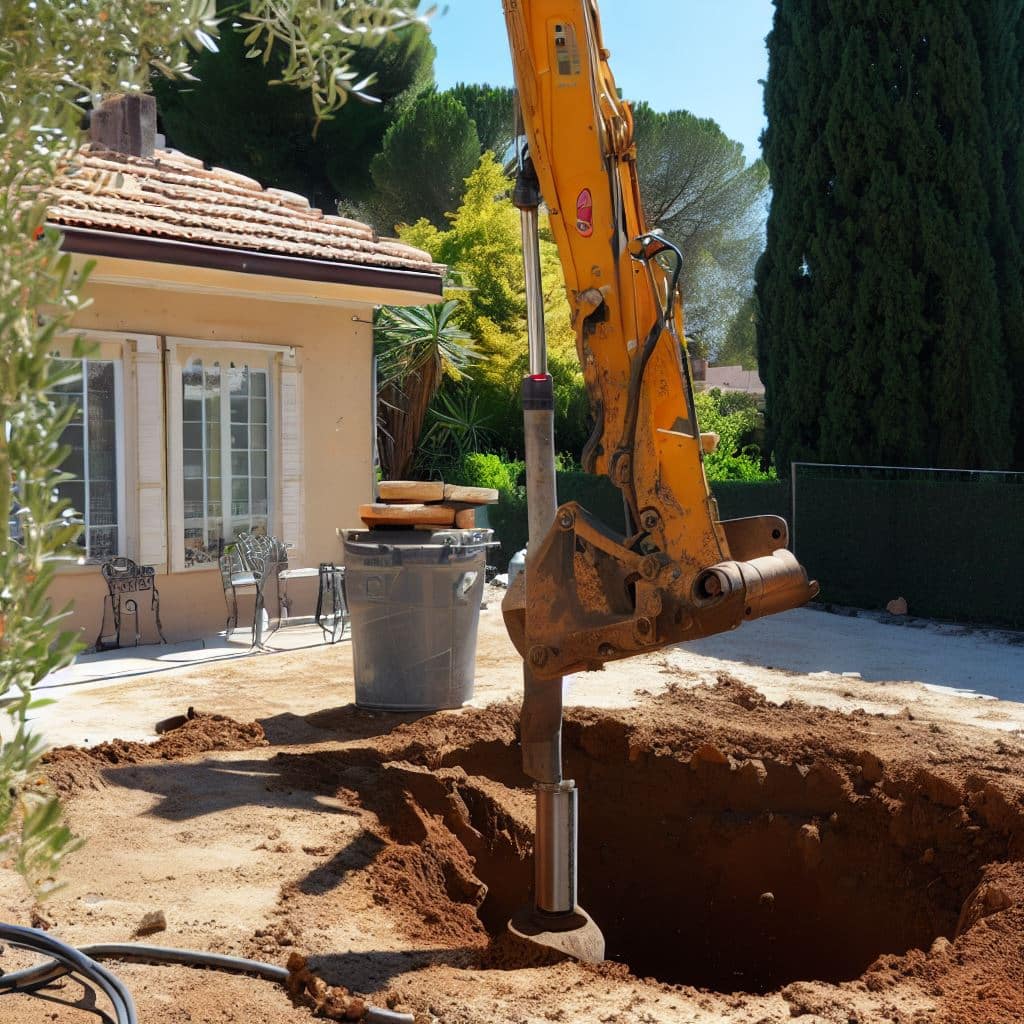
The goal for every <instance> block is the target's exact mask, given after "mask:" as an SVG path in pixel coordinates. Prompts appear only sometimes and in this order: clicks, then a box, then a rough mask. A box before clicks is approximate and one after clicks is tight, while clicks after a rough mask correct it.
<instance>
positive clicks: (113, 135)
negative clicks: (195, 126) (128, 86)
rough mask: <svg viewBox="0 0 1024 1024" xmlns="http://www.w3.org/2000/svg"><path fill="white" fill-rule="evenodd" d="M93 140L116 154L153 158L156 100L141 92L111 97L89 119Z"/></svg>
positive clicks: (90, 134)
mask: <svg viewBox="0 0 1024 1024" xmlns="http://www.w3.org/2000/svg"><path fill="white" fill-rule="evenodd" d="M89 140H90V141H91V142H93V143H94V144H95V145H98V146H102V147H103V148H104V149H110V150H113V151H114V152H115V153H125V154H126V155H128V156H141V157H148V158H152V156H153V147H154V145H155V144H156V100H155V99H154V98H153V97H152V96H148V95H145V94H143V93H137V92H133V93H122V94H120V95H117V96H108V97H107V98H106V99H105V100H103V102H102V103H100V105H99V106H98V107H96V109H95V110H93V112H92V114H91V116H90V117H89Z"/></svg>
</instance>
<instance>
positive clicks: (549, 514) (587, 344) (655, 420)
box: [502, 0, 817, 959]
mask: <svg viewBox="0 0 1024 1024" xmlns="http://www.w3.org/2000/svg"><path fill="white" fill-rule="evenodd" d="M503 6H504V11H505V19H506V24H507V28H508V36H509V45H510V48H511V52H512V64H513V68H514V72H515V82H516V88H517V92H518V100H519V109H520V121H521V132H520V133H519V137H518V139H517V162H518V175H517V180H516V188H515V193H514V201H515V203H516V206H518V207H519V209H520V214H521V223H522V235H523V256H524V266H525V271H526V290H527V318H528V333H529V347H530V360H529V374H528V376H527V377H526V378H525V379H524V381H523V412H524V423H525V442H526V452H525V454H526V475H527V476H526V479H527V500H528V506H529V519H530V546H529V554H528V558H527V563H526V571H525V572H523V573H520V574H519V575H518V576H517V577H516V580H515V582H514V584H513V585H512V587H511V588H510V590H509V592H508V594H507V595H506V597H505V600H504V602H503V604H502V610H503V614H504V617H505V622H506V625H507V627H508V631H509V634H510V636H511V638H512V641H513V642H514V644H515V646H516V648H517V650H518V651H519V653H520V654H521V655H522V656H523V659H524V703H523V712H522V720H521V728H522V742H523V760H524V768H525V770H526V773H527V774H528V775H529V776H530V777H531V778H533V779H534V781H535V785H536V793H537V839H536V845H535V898H534V907H533V911H532V915H530V914H527V915H526V917H529V918H530V920H526V919H525V918H523V919H520V920H519V921H518V924H515V923H514V928H515V927H518V928H519V930H521V931H523V932H524V933H525V934H527V935H530V936H539V935H542V934H543V935H550V934H559V933H560V934H562V935H563V938H562V939H560V940H556V941H554V942H550V943H547V944H553V945H556V946H559V947H560V948H563V949H564V950H565V951H567V952H569V953H571V955H574V956H579V957H582V958H584V959H588V958H589V959H593V958H597V956H598V954H599V949H598V946H599V942H598V940H599V935H594V936H591V938H592V940H593V941H589V940H588V939H587V938H586V936H584V939H583V940H582V941H580V940H579V936H578V935H577V936H576V938H568V937H567V936H571V935H573V933H574V932H578V931H579V930H580V929H583V930H584V931H585V930H586V929H587V928H591V930H593V929H592V925H591V924H590V923H589V919H587V918H586V915H585V914H584V913H583V912H582V911H581V910H580V909H579V908H578V907H577V906H576V885H575V836H576V791H575V787H574V786H573V783H572V782H571V780H565V779H564V778H563V776H562V765H561V710H562V704H561V702H562V686H561V679H562V677H563V676H564V675H566V674H568V673H571V672H576V671H581V670H587V669H596V668H601V667H603V665H604V664H605V663H606V662H609V661H614V660H617V659H620V658H628V657H630V656H632V655H636V654H642V653H645V652H648V651H653V650H657V649H658V648H661V647H664V646H666V645H669V644H674V643H678V642H680V641H685V640H694V639H697V638H699V637H704V636H709V635H712V634H715V633H721V632H724V631H726V630H730V629H734V628H736V627H737V626H739V625H740V624H741V623H743V622H746V621H750V620H752V619H756V618H759V617H761V616H764V615H770V614H773V613H775V612H781V611H786V610H787V609H790V608H795V607H798V606H800V605H802V604H804V603H805V602H806V601H808V600H810V599H811V598H812V597H813V596H814V595H815V594H816V593H817V584H816V583H814V582H813V581H809V580H808V578H807V574H806V572H805V571H804V569H803V567H802V566H801V565H800V564H799V563H798V562H797V560H796V558H795V557H794V556H793V554H792V553H791V552H790V551H789V550H788V549H787V543H788V530H787V526H786V522H785V520H783V519H781V518H778V517H776V516H756V517H752V518H748V519H734V520H726V521H721V520H720V519H719V517H718V507H717V503H716V502H715V499H714V497H713V496H712V494H711V491H710V489H709V487H708V483H707V478H706V476H705V473H704V465H703V458H704V452H705V450H707V449H710V448H711V446H712V445H713V444H714V441H715V438H714V436H713V435H708V434H704V435H702V434H701V432H700V429H699V426H698V423H697V415H696V409H695V405H694V398H693V381H692V378H691V374H690V370H689V365H688V362H687V361H686V360H685V359H684V354H685V348H686V341H685V336H684V331H683V306H682V296H681V295H680V290H679V278H680V271H681V268H682V261H683V258H684V255H683V253H681V252H680V250H679V249H678V248H677V247H676V246H674V245H673V244H672V243H671V242H669V241H668V240H667V239H665V238H663V237H662V236H661V235H660V234H659V233H658V232H657V231H654V230H652V229H651V227H650V226H649V224H648V223H647V220H646V218H645V216H644V211H643V204H642V201H641V197H640V187H639V181H638V177H637V163H636V146H635V143H634V138H633V119H632V114H631V111H630V106H629V104H628V103H626V102H624V101H623V100H622V99H620V97H619V93H618V90H617V88H616V86H615V80H614V78H613V76H612V72H611V69H610V67H609V63H608V58H609V51H608V49H607V48H606V47H605V44H604V39H603V37H602V32H601V22H600V17H599V13H598V8H597V2H596V0H503ZM542 201H543V203H544V205H545V207H546V210H547V214H548V217H549V220H550V225H551V231H552V234H553V236H554V239H555V242H556V244H557V247H558V254H559V258H560V261H561V265H562V269H563V272H564V276H565V285H566V290H567V293H568V298H569V305H570V309H571V310H572V317H573V324H574V327H575V330H576V344H577V352H578V355H579V359H580V365H581V367H582V370H583V377H584V380H585V382H586V389H587V395H588V398H589V402H590V407H591V411H592V414H593V419H594V424H595V425H594V430H593V434H592V436H591V437H590V440H589V441H588V443H587V445H586V447H585V449H584V452H583V467H584V469H585V470H587V471H588V472H591V473H600V474H604V475H606V476H608V477H609V478H610V479H611V481H612V482H613V483H614V484H615V485H616V486H617V487H618V488H619V489H620V490H621V492H622V495H623V501H624V509H625V519H626V530H625V531H624V532H623V533H622V534H619V533H616V532H615V531H613V530H612V529H610V528H609V527H608V526H607V525H605V524H604V523H602V522H600V521H599V520H597V519H596V518H595V517H594V516H592V515H591V514H590V513H589V512H587V511H586V510H585V509H583V508H582V507H581V506H580V505H578V504H576V503H574V502H569V503H567V504H564V505H561V506H557V502H556V499H555V474H554V442H553V401H552V386H551V378H550V376H549V375H548V373H547V363H546V352H545V343H544V322H543V305H542V301H541V292H540V272H539V247H538V213H539V208H540V204H541V202H542ZM544 941H546V940H544ZM587 948H589V949H590V951H591V953H590V955H589V956H588V954H587V952H586V949H587ZM581 949H583V950H584V951H583V952H581V951H580V950H581Z"/></svg>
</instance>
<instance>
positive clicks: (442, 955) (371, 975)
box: [310, 946, 481, 992]
mask: <svg viewBox="0 0 1024 1024" xmlns="http://www.w3.org/2000/svg"><path fill="white" fill-rule="evenodd" d="M480 952H481V951H480V949H479V948H477V947H473V946H469V947H460V948H456V949H450V948H445V947H438V948H435V949H409V950H394V951H392V950H369V951H367V952H362V953H356V952H348V953H326V954H317V955H316V956H314V957H311V960H310V967H311V968H312V969H313V970H314V971H315V972H316V973H317V974H319V975H320V976H321V977H322V978H323V979H324V980H325V981H327V982H328V983H329V984H331V985H344V986H345V987H346V988H350V989H354V990H355V991H357V992H375V991H378V990H380V989H383V988H386V987H387V986H388V985H390V984H391V983H392V982H393V981H394V980H395V978H399V977H401V976H402V975H403V974H411V973H414V972H415V971H422V970H423V969H425V968H427V967H436V966H438V965H441V964H444V965H446V966H449V967H473V966H475V965H476V963H477V961H478V959H479V957H480Z"/></svg>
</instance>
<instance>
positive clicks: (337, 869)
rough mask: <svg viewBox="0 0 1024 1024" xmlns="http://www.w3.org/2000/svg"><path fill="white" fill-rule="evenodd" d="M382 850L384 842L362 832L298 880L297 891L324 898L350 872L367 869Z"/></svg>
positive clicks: (371, 834)
mask: <svg viewBox="0 0 1024 1024" xmlns="http://www.w3.org/2000/svg"><path fill="white" fill-rule="evenodd" d="M383 849H384V842H383V841H382V840H381V839H379V838H378V837H377V836H375V835H374V834H373V833H372V832H367V831H365V830H364V831H362V832H360V833H359V834H358V835H356V836H354V837H353V838H352V839H351V840H350V841H349V843H348V844H347V845H346V846H345V847H344V848H343V849H341V850H339V851H338V852H337V853H336V854H335V855H334V856H333V857H331V859H330V860H329V861H326V862H325V863H323V864H321V865H319V867H315V868H313V870H312V871H310V872H309V873H308V874H307V875H306V876H305V877H304V878H302V879H300V880H299V882H298V889H299V891H300V892H302V893H304V894H305V895H307V896H324V895H326V894H327V893H329V892H331V891H332V890H334V889H337V888H338V886H339V885H341V883H342V882H343V881H344V880H345V877H346V876H347V875H348V874H350V873H351V872H353V871H361V870H362V869H363V868H366V867H369V866H370V864H372V863H373V861H374V860H375V859H376V857H377V854H379V853H380V851H381V850H383Z"/></svg>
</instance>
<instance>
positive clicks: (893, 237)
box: [757, 0, 1019, 467]
mask: <svg viewBox="0 0 1024 1024" xmlns="http://www.w3.org/2000/svg"><path fill="white" fill-rule="evenodd" d="M1007 2H1009V0H1007ZM975 6H977V7H978V8H989V11H990V12H991V11H993V10H994V9H995V6H996V5H991V6H990V5H984V4H983V5H974V4H972V3H971V0H919V2H916V3H914V4H904V3H900V2H898V0H832V2H828V3H826V2H825V0H785V2H784V3H783V2H781V0H776V14H775V23H774V27H773V30H772V33H771V35H770V36H769V77H768V83H767V86H766V90H765V107H766V111H767V114H768V129H767V131H766V133H765V136H764V148H765V159H766V162H767V164H768V167H769V171H770V173H771V179H772V188H773V197H772V205H771V210H770V214H769V219H768V233H767V250H766V252H765V254H764V256H763V258H762V260H761V262H760V265H759V268H758V284H757V295H758V302H759V306H760V310H761V317H760V324H759V338H758V346H759V354H760V360H761V368H762V375H763V377H764V379H765V385H766V391H767V403H768V427H769V432H770V435H769V436H770V439H771V441H772V443H773V446H774V449H775V452H776V458H777V461H778V462H779V464H780V465H782V466H785V465H786V464H787V463H788V462H789V461H790V460H792V459H800V458H810V459H816V460H821V461H829V462H855V463H886V464H896V465H900V464H902V465H937V466H952V467H1003V466H1006V465H1008V464H1009V462H1010V459H1011V451H1012V443H1011V431H1010V419H1011V414H1010V404H1011V399H1010V387H1009V384H1008V381H1007V376H1006V371H1007V362H1008V357H1007V341H1006V333H1007V327H1008V320H1009V319H1010V317H1009V316H1008V315H1004V312H1003V310H1002V308H1001V302H1002V298H1003V296H1002V295H1001V285H1007V287H1008V286H1009V285H1008V282H1006V279H1005V269H1006V268H1005V267H1004V266H1003V265H1002V263H1001V262H1000V260H1001V257H1000V253H999V251H998V246H999V245H1000V244H1001V245H1003V246H1004V248H1006V249H1009V248H1012V245H1013V244H1014V241H1013V240H1014V235H1013V232H1011V231H1010V230H1009V228H1008V227H1007V228H1003V227H1002V226H1001V224H1008V223H1009V218H1008V217H1003V218H1002V219H1001V218H1000V209H1001V207H1000V202H1004V201H1005V188H1004V186H1003V184H1001V183H1000V181H999V180H998V179H999V175H998V174H996V164H997V163H998V162H999V160H1000V159H1001V158H1000V156H999V151H1000V148H1001V146H1000V144H999V143H998V142H997V139H998V136H999V131H1000V129H999V128H998V127H994V121H993V114H994V112H993V109H992V103H993V100H992V98H991V96H992V94H993V92H994V91H995V86H994V85H993V84H991V83H989V82H988V81H987V80H986V76H984V75H983V72H982V63H983V56H984V55H985V53H986V52H987V50H986V45H985V43H984V39H983V36H982V33H981V32H980V30H979V25H980V24H981V23H983V22H984V21H985V16H984V14H983V13H982V12H981V11H980V10H974V9H973V8H974V7H975ZM1014 6H1016V5H1014ZM972 19H973V21H972ZM1000 95H1002V94H1000ZM1000 102H1003V103H1005V99H1001V100H1000ZM1018 278H1019V274H1018Z"/></svg>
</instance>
